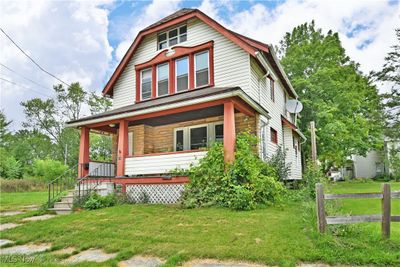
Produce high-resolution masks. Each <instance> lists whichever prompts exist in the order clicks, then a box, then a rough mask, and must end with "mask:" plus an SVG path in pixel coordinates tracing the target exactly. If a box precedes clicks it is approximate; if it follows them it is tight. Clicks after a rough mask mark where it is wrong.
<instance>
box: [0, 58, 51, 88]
mask: <svg viewBox="0 0 400 267" xmlns="http://www.w3.org/2000/svg"><path fill="white" fill-rule="evenodd" d="M0 65H1V66H2V67H3V68H6V69H7V70H9V71H11V72H13V73H15V74H17V75H18V76H20V77H22V78H24V79H25V80H27V81H30V82H31V83H33V84H36V85H37V86H40V87H42V88H44V89H46V90H47V89H49V88H47V87H46V86H44V85H41V84H40V83H38V82H35V81H34V80H32V79H30V78H28V77H26V76H24V75H22V74H20V73H18V72H16V71H15V70H13V69H11V68H10V67H7V66H6V65H4V64H3V63H1V62H0Z"/></svg>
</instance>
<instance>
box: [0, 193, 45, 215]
mask: <svg viewBox="0 0 400 267" xmlns="http://www.w3.org/2000/svg"><path fill="white" fill-rule="evenodd" d="M47 196H48V195H47V191H44V192H18V193H3V192H1V193H0V211H4V210H17V209H19V208H21V207H23V206H27V205H42V204H43V203H45V202H46V200H47Z"/></svg>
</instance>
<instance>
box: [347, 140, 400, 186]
mask: <svg viewBox="0 0 400 267" xmlns="http://www.w3.org/2000/svg"><path fill="white" fill-rule="evenodd" d="M393 149H397V150H398V151H399V150H400V141H395V140H390V139H387V138H386V139H385V142H384V147H383V150H382V151H376V150H372V151H370V152H368V153H367V155H366V156H365V157H363V156H358V155H354V156H352V157H351V160H352V176H353V178H375V177H376V176H379V175H383V174H387V175H389V174H393V170H391V169H390V165H389V158H390V152H391V151H392V150H393Z"/></svg>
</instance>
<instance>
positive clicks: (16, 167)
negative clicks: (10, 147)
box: [0, 151, 22, 179]
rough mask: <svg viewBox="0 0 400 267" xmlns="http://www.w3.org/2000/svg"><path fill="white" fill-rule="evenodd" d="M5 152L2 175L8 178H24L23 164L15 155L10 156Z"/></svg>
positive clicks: (0, 174)
mask: <svg viewBox="0 0 400 267" xmlns="http://www.w3.org/2000/svg"><path fill="white" fill-rule="evenodd" d="M3 152H4V151H2V154H1V161H0V176H1V177H4V178H7V179H20V178H22V164H21V163H20V162H19V161H18V160H16V159H15V158H14V157H12V156H11V157H8V156H7V155H6V154H5V153H3Z"/></svg>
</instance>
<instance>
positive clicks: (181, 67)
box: [176, 57, 189, 92]
mask: <svg viewBox="0 0 400 267" xmlns="http://www.w3.org/2000/svg"><path fill="white" fill-rule="evenodd" d="M188 88H189V58H188V57H184V58H181V59H178V60H176V91H177V92H180V91H184V90H187V89H188Z"/></svg>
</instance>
